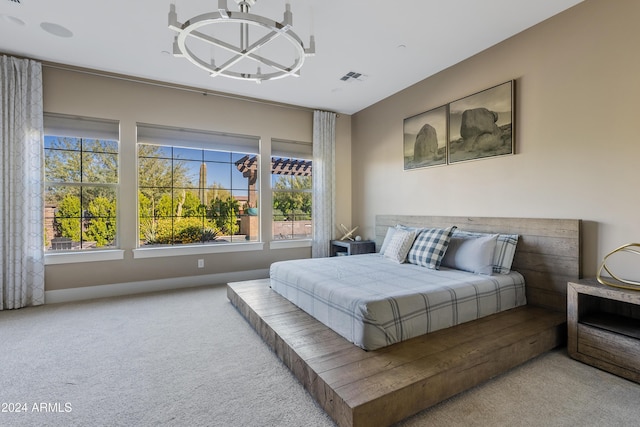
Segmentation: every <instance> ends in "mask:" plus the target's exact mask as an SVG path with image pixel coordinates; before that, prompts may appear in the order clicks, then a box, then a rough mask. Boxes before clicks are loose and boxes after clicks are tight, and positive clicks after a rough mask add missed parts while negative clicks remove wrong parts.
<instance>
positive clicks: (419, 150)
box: [403, 106, 447, 170]
mask: <svg viewBox="0 0 640 427" xmlns="http://www.w3.org/2000/svg"><path fill="white" fill-rule="evenodd" d="M403 132H404V169H405V170H407V169H416V168H423V167H427V166H435V165H446V164H447V107H446V106H442V107H439V108H435V109H433V110H430V111H427V112H425V113H422V114H418V115H416V116H413V117H409V118H407V119H405V120H404V131H403Z"/></svg>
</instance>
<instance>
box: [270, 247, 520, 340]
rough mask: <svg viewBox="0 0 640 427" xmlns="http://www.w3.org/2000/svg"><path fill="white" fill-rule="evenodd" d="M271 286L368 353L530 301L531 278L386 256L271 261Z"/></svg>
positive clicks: (366, 255)
mask: <svg viewBox="0 0 640 427" xmlns="http://www.w3.org/2000/svg"><path fill="white" fill-rule="evenodd" d="M270 285H271V288H272V289H273V290H275V291H276V292H278V293H279V294H280V295H282V296H283V297H285V298H287V299H288V300H289V301H291V302H292V303H293V304H295V305H296V306H297V307H300V308H301V309H302V310H304V311H305V312H307V313H309V314H310V315H311V316H313V317H314V318H315V319H317V320H318V321H320V322H322V323H323V324H325V325H326V326H328V327H329V328H331V329H332V330H334V331H335V332H337V333H338V334H339V335H341V336H343V337H344V338H345V339H347V340H349V341H350V342H352V343H354V344H355V345H357V346H359V347H361V348H363V349H365V350H376V349H379V348H382V347H385V346H388V345H391V344H395V343H397V342H400V341H404V340H407V339H410V338H414V337H417V336H420V335H424V334H426V333H429V332H434V331H437V330H440V329H444V328H448V327H451V326H455V325H458V324H461V323H464V322H468V321H471V320H476V319H479V318H481V317H484V316H488V315H491V314H494V313H498V312H501V311H505V310H509V309H511V308H514V307H519V306H521V305H524V304H526V297H525V284H524V277H523V276H522V275H521V274H520V273H518V272H516V271H511V272H509V273H508V274H497V275H480V274H474V273H471V272H466V271H461V270H457V269H452V268H446V267H442V268H440V269H438V270H433V269H428V268H425V267H422V266H418V265H415V264H410V263H402V264H400V263H397V262H394V261H391V260H389V259H387V258H385V257H384V256H383V255H380V254H364V255H353V256H341V257H333V258H319V259H302V260H295V261H283V262H277V263H274V264H272V265H271V269H270Z"/></svg>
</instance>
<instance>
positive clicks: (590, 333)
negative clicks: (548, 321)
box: [567, 279, 640, 383]
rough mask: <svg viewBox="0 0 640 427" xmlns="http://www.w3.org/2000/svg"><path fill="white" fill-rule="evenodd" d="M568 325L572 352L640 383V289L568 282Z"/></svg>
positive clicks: (569, 344)
mask: <svg viewBox="0 0 640 427" xmlns="http://www.w3.org/2000/svg"><path fill="white" fill-rule="evenodd" d="M567 327H568V352H569V356H571V357H572V358H574V359H576V360H579V361H581V362H584V363H587V364H589V365H592V366H595V367H597V368H600V369H603V370H605V371H608V372H611V373H612V374H615V375H619V376H621V377H624V378H627V379H629V380H631V381H635V382H637V383H640V291H632V290H625V289H619V288H614V287H611V286H606V285H602V284H600V283H598V281H597V280H595V279H587V280H579V281H576V282H569V284H568V286H567Z"/></svg>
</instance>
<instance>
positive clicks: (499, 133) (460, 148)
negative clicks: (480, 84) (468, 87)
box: [448, 81, 514, 163]
mask: <svg viewBox="0 0 640 427" xmlns="http://www.w3.org/2000/svg"><path fill="white" fill-rule="evenodd" d="M512 128H513V82H512V81H509V82H506V83H503V84H501V85H498V86H495V87H493V88H490V89H487V90H484V91H482V92H478V93H476V94H473V95H471V96H468V97H466V98H462V99H459V100H457V101H454V102H452V103H450V104H449V146H448V149H449V161H448V162H449V163H455V162H461V161H466V160H475V159H480V158H484V157H492V156H501V155H505V154H513V145H514V144H513V132H512V130H513V129H512Z"/></svg>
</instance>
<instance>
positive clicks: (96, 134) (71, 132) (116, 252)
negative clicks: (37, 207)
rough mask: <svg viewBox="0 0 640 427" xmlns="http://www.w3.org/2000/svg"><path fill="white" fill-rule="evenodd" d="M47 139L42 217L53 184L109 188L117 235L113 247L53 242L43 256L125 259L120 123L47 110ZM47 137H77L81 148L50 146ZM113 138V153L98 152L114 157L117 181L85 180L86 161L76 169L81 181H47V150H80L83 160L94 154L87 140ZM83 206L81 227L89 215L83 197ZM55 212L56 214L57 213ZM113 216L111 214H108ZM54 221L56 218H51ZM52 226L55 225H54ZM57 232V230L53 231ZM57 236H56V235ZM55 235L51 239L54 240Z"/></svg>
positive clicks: (56, 260)
mask: <svg viewBox="0 0 640 427" xmlns="http://www.w3.org/2000/svg"><path fill="white" fill-rule="evenodd" d="M43 118H44V138H43V151H44V153H45V156H44V163H43V166H44V171H45V172H44V179H45V180H44V184H43V185H44V191H43V198H44V204H45V208H44V209H45V210H44V212H43V217H44V218H45V219H48V218H49V217H48V215H47V209H48V208H47V206H48V205H47V198H48V197H47V196H48V194H49V193H48V191H47V190H48V188H50V187H54V188H55V187H60V188H65V187H66V188H74V187H75V188H78V189H79V190H80V192H82V190H83V189H87V188H92V187H93V188H107V189H111V190H113V196H114V203H115V216H114V217H113V218H114V219H115V229H114V233H115V236H114V237H113V245H111V246H106V247H104V246H99V247H94V248H82V247H81V248H78V249H72V248H71V249H66V248H65V249H49V246H50V245H46V246H44V255H45V264H62V263H68V262H85V261H86V262H90V261H102V260H110V259H122V258H124V251H123V250H122V249H121V244H122V236H121V224H120V220H121V215H120V205H121V194H120V189H121V182H120V179H121V174H122V170H121V165H122V162H121V156H122V149H121V142H120V123H119V122H118V121H116V120H109V119H101V118H92V117H81V116H72V115H64V114H56V113H46V112H45V113H44V114H43ZM47 138H72V139H77V140H78V143H79V144H80V146H79V150H61V149H59V148H47V147H46V140H47ZM95 140H98V141H110V142H114V143H115V144H116V151H115V152H113V153H110V152H104V153H103V152H99V153H100V154H110V155H114V156H115V163H116V170H115V174H116V179H115V181H114V182H103V181H101V182H92V181H90V180H88V181H84V180H83V178H84V176H85V173H84V172H85V171H83V169H82V165H83V161H81V162H80V170H79V171H77V173H78V174H79V181H70V182H67V181H59V180H55V181H48V180H46V178H47V175H46V169H47V156H46V153H47V150H60V151H72V152H73V151H77V152H78V153H79V156H80V159H82V156H83V154H86V153H92V152H93V151H85V150H84V143H85V142H88V141H95ZM80 200H81V206H80V209H81V211H80V216H79V217H78V221H79V222H80V226H81V233H83V230H82V227H83V225H82V222H83V221H85V220H86V219H87V218H86V217H85V213H84V212H83V207H82V198H81V199H80ZM54 215H55V213H54ZM109 218H110V217H109ZM52 221H54V220H53V218H52ZM47 223H48V221H45V228H46V227H47V225H46V224H47ZM52 227H53V225H52ZM52 233H55V231H52ZM48 235H49V233H47V240H46V242H49V237H48ZM53 238H55V236H54V237H53ZM53 238H52V239H53ZM80 242H81V244H82V242H83V238H82V235H81V239H80Z"/></svg>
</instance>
